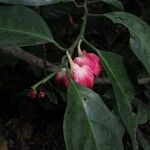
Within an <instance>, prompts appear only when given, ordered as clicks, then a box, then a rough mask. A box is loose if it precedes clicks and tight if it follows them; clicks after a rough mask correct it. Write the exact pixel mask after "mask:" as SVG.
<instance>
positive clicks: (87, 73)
mask: <svg viewBox="0 0 150 150" xmlns="http://www.w3.org/2000/svg"><path fill="white" fill-rule="evenodd" d="M67 57H68V60H69V63H70V67H71V77H72V79H73V80H74V81H76V82H77V83H80V84H81V85H83V86H85V87H88V88H92V87H93V85H94V75H93V73H92V70H91V69H90V67H89V66H87V65H83V66H79V65H78V64H76V63H74V62H73V60H72V59H71V57H70V54H69V53H68V52H67Z"/></svg>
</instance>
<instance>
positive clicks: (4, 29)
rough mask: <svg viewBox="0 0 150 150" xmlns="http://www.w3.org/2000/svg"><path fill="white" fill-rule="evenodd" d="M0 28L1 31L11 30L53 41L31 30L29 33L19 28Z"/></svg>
mask: <svg viewBox="0 0 150 150" xmlns="http://www.w3.org/2000/svg"><path fill="white" fill-rule="evenodd" d="M0 30H1V31H11V32H16V33H21V34H26V35H30V36H33V37H37V38H40V39H43V40H46V41H49V42H52V41H53V40H50V39H49V38H45V37H44V36H39V35H37V34H33V33H31V32H30V33H29V32H25V31H21V30H14V29H8V28H0Z"/></svg>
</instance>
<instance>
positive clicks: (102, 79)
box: [95, 77, 150, 85]
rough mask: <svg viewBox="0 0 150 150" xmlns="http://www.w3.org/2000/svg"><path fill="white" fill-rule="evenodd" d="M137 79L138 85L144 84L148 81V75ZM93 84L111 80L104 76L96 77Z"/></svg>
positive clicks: (149, 80)
mask: <svg viewBox="0 0 150 150" xmlns="http://www.w3.org/2000/svg"><path fill="white" fill-rule="evenodd" d="M137 80H138V84H139V85H145V84H148V83H150V77H145V78H140V79H137ZM95 84H111V81H110V80H109V79H108V78H106V77H103V78H96V81H95Z"/></svg>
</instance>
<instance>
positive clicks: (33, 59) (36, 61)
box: [1, 47, 150, 85]
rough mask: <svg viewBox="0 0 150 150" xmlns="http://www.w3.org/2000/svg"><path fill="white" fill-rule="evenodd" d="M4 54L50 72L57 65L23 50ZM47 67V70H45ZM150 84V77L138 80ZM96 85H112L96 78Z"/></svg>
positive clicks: (2, 50) (3, 50) (140, 83)
mask: <svg viewBox="0 0 150 150" xmlns="http://www.w3.org/2000/svg"><path fill="white" fill-rule="evenodd" d="M1 52H2V53H5V54H9V55H11V56H13V57H16V58H18V59H21V60H23V61H25V62H27V63H29V64H31V65H34V66H37V67H39V68H41V69H47V70H48V71H50V70H52V68H54V67H55V65H53V64H51V63H49V62H48V61H43V59H41V58H39V57H37V56H35V55H33V54H31V53H29V52H27V51H25V50H23V49H22V48H16V47H15V48H3V49H1ZM45 66H46V67H47V68H45ZM149 82H150V77H145V78H140V79H138V83H139V85H145V84H147V83H149ZM95 84H103V85H104V84H105V85H106V84H111V82H110V80H109V79H108V78H106V77H103V78H96V81H95Z"/></svg>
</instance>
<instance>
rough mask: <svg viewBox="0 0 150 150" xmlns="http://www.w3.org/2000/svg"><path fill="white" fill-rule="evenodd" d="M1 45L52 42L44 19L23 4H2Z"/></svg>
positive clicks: (0, 13)
mask: <svg viewBox="0 0 150 150" xmlns="http://www.w3.org/2000/svg"><path fill="white" fill-rule="evenodd" d="M0 20H1V21H0V47H5V46H7V47H8V46H12V47H13V46H29V45H38V44H43V43H48V42H52V41H53V38H52V34H51V31H50V29H49V28H48V26H47V25H46V23H45V22H44V20H43V19H42V18H41V17H40V16H39V15H38V14H37V13H36V12H34V11H33V10H31V9H30V8H27V7H23V6H0Z"/></svg>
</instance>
